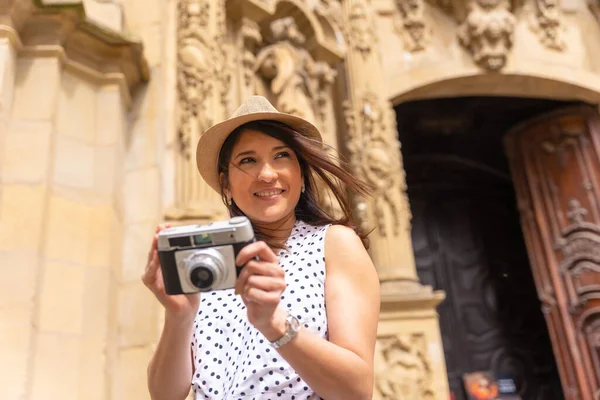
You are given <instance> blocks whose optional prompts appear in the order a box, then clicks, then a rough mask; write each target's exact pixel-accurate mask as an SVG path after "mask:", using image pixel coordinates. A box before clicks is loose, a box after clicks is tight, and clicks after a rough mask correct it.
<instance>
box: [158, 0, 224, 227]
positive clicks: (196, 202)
mask: <svg viewBox="0 0 600 400" xmlns="http://www.w3.org/2000/svg"><path fill="white" fill-rule="evenodd" d="M224 6H225V1H224V0H220V1H218V2H209V1H208V0H179V2H178V3H177V96H178V121H177V140H176V146H177V147H176V150H177V151H176V155H175V157H176V160H175V200H174V204H173V206H172V208H171V209H170V210H168V211H167V218H169V219H181V218H188V217H192V218H195V217H200V218H210V217H212V216H213V213H214V203H213V205H212V206H211V205H210V204H211V201H210V200H211V199H212V198H214V196H215V195H214V193H213V191H212V189H210V188H209V187H208V186H207V185H206V184H204V183H203V182H202V181H201V179H200V177H199V176H198V174H197V173H196V165H195V164H196V162H195V146H196V143H197V142H198V139H199V137H200V135H201V134H202V132H204V131H205V130H206V129H208V128H209V127H210V126H211V125H212V124H213V123H214V122H215V118H219V116H220V115H221V114H223V115H225V113H226V112H227V110H228V108H229V100H228V96H229V93H230V88H231V71H232V69H231V67H230V65H231V60H230V59H229V58H228V57H229V56H228V53H231V52H228V51H223V49H224V48H226V47H227V44H226V43H225V36H224V35H225V24H226V20H225V10H224ZM211 7H216V8H217V9H216V10H211ZM211 11H214V13H211ZM211 15H214V16H215V19H216V21H215V27H216V28H215V29H211V26H210V25H211V24H210V19H211ZM217 111H218V113H217Z"/></svg>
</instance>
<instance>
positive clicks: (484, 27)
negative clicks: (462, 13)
mask: <svg viewBox="0 0 600 400" xmlns="http://www.w3.org/2000/svg"><path fill="white" fill-rule="evenodd" d="M515 24H516V18H515V16H514V15H513V14H512V13H511V11H510V3H509V1H508V0H470V1H469V4H468V14H467V18H466V19H465V21H464V22H463V23H462V25H461V26H460V28H459V32H458V37H459V40H460V43H461V44H462V45H463V46H464V47H465V48H466V49H467V50H469V52H470V53H471V55H472V56H473V59H474V60H475V62H476V63H477V64H478V65H479V66H481V67H483V68H486V69H489V70H499V69H501V68H502V67H504V65H505V64H506V59H507V57H508V52H509V51H510V49H511V48H512V45H513V33H514V30H515Z"/></svg>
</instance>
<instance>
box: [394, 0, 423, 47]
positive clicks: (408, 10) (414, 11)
mask: <svg viewBox="0 0 600 400" xmlns="http://www.w3.org/2000/svg"><path fill="white" fill-rule="evenodd" d="M396 6H397V8H398V11H399V15H400V18H398V20H397V23H396V31H397V32H398V33H399V34H400V36H401V37H402V38H403V39H404V43H405V45H406V48H407V50H409V51H412V52H416V51H421V50H424V49H425V46H426V45H427V43H428V41H429V38H430V32H429V29H428V27H427V25H426V23H425V16H424V13H425V1H424V0H396Z"/></svg>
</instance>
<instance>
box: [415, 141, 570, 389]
mask: <svg viewBox="0 0 600 400" xmlns="http://www.w3.org/2000/svg"><path fill="white" fill-rule="evenodd" d="M498 150H499V151H501V150H500V149H498ZM405 165H406V168H407V172H408V174H407V180H408V193H409V198H410V204H411V210H412V214H413V220H412V221H413V222H412V239H413V248H414V252H415V261H416V265H417V271H418V274H419V278H420V280H421V282H423V283H424V284H426V285H431V286H433V287H434V288H435V289H436V290H437V289H439V290H444V291H445V292H446V300H445V301H444V302H442V304H440V306H439V307H438V312H439V315H440V328H441V334H442V341H443V346H444V353H445V359H446V370H447V373H448V379H449V385H450V389H451V392H452V393H453V398H454V399H456V400H466V395H465V393H464V389H463V381H462V378H463V374H465V373H470V372H475V371H488V370H489V371H493V372H494V373H496V374H509V375H511V376H512V377H513V378H514V379H515V381H516V383H517V385H518V387H519V389H520V390H519V392H520V394H521V396H522V398H523V399H524V400H562V399H564V397H563V396H562V393H561V388H560V382H559V378H558V373H557V370H556V365H555V360H554V356H553V354H552V347H551V343H550V339H549V337H548V332H547V328H546V326H545V323H544V317H543V314H542V313H541V311H540V302H539V300H538V299H537V296H536V291H535V284H534V281H533V278H532V272H531V268H530V266H529V262H528V259H527V251H526V248H525V244H524V241H523V235H522V234H521V228H520V224H519V213H518V210H517V208H516V204H515V195H514V191H513V187H512V182H511V180H510V176H508V174H506V175H504V174H499V173H495V171H494V170H493V169H491V168H489V167H487V166H485V165H481V164H477V163H474V162H472V161H471V159H462V158H458V157H453V158H448V157H440V156H438V155H435V154H432V155H429V156H423V155H421V156H419V157H414V158H413V157H410V156H409V157H407V158H406V159H405Z"/></svg>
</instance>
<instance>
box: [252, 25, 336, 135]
mask: <svg viewBox="0 0 600 400" xmlns="http://www.w3.org/2000/svg"><path fill="white" fill-rule="evenodd" d="M271 33H272V41H271V44H270V45H268V46H266V47H265V48H263V49H262V50H261V51H260V52H259V53H258V55H257V56H256V63H255V65H254V70H255V72H256V73H257V75H258V76H260V77H261V78H262V81H261V82H260V83H259V84H258V87H257V89H256V92H258V93H260V94H263V95H265V96H267V97H269V98H271V100H272V101H273V102H274V104H275V107H276V108H277V109H278V110H279V111H281V112H285V113H289V114H294V115H297V116H300V117H303V118H305V119H307V120H309V121H311V122H313V123H315V124H317V125H321V124H322V123H323V122H324V121H323V119H324V114H323V113H322V112H321V111H323V110H324V107H323V106H324V104H325V103H326V102H327V96H328V92H329V88H330V86H331V84H332V83H333V81H334V80H335V76H336V71H335V70H333V69H332V68H331V67H330V66H329V65H327V64H326V63H325V62H318V61H315V60H314V59H313V58H312V56H311V55H310V54H309V53H308V51H307V50H306V49H305V48H304V47H303V46H304V43H305V41H306V38H305V37H304V35H303V34H302V32H300V30H299V29H298V27H297V25H296V22H295V21H294V19H293V18H292V17H286V18H282V19H279V20H276V21H274V22H273V23H272V24H271Z"/></svg>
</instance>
